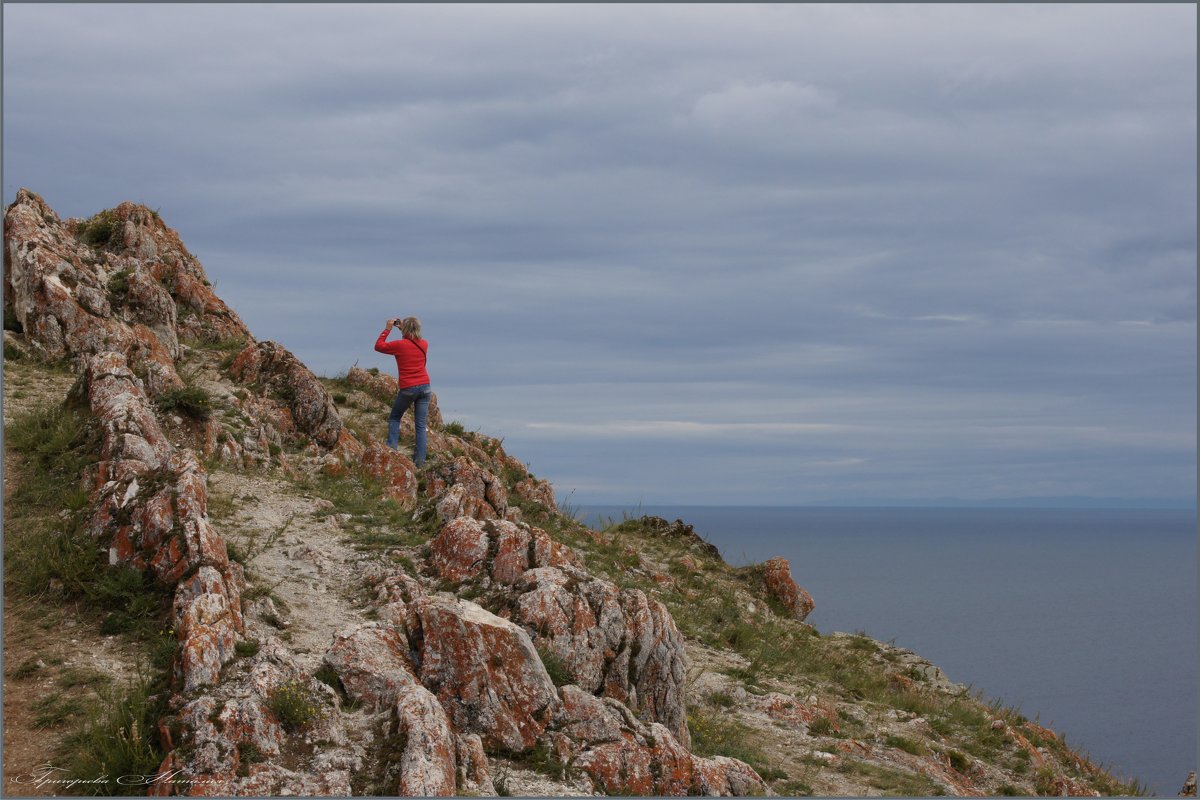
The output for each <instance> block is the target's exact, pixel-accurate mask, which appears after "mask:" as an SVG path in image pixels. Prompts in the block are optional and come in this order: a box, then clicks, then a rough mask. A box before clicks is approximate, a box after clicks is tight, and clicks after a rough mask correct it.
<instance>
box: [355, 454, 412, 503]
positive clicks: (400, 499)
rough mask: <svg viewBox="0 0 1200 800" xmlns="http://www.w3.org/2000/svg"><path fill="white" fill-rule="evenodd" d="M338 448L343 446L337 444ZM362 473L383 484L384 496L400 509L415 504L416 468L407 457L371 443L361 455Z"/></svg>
mask: <svg viewBox="0 0 1200 800" xmlns="http://www.w3.org/2000/svg"><path fill="white" fill-rule="evenodd" d="M339 446H344V445H342V444H341V443H339ZM362 467H363V471H364V472H365V473H366V474H367V475H369V476H370V477H372V478H374V479H375V480H377V481H380V482H382V483H383V491H384V494H385V495H387V496H388V497H390V498H391V499H393V500H395V501H396V503H397V504H398V505H399V506H400V507H401V508H413V507H414V506H416V504H417V466H416V464H414V463H413V462H412V459H410V458H409V457H408V456H405V455H402V454H401V453H399V452H398V451H396V450H393V449H391V448H390V447H387V446H386V445H382V444H379V443H372V444H371V445H370V446H369V447H367V448H366V450H365V451H364V453H363V455H362Z"/></svg>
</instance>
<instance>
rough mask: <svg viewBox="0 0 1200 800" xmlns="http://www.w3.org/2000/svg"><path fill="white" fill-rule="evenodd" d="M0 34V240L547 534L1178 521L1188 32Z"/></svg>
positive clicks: (377, 12) (465, 9) (1098, 25)
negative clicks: (516, 486)
mask: <svg viewBox="0 0 1200 800" xmlns="http://www.w3.org/2000/svg"><path fill="white" fill-rule="evenodd" d="M3 14H4V19H3V23H4V33H3V43H4V109H3V110H4V142H3V143H4V178H3V191H4V201H5V202H6V203H7V202H11V200H12V198H13V196H14V195H15V193H16V190H17V189H18V188H19V187H21V186H27V187H29V188H31V189H33V190H34V191H36V192H38V193H40V194H42V195H43V196H44V197H45V198H46V200H47V201H48V202H49V203H50V205H51V206H52V207H54V208H55V209H56V210H57V211H58V212H59V213H60V214H62V215H64V216H88V215H91V214H93V213H95V212H96V211H98V210H100V209H102V208H106V207H110V206H113V205H115V204H117V203H118V202H121V201H123V200H134V201H137V202H143V203H146V204H147V205H149V206H151V207H154V208H159V209H161V214H162V216H163V218H164V219H165V220H166V222H167V223H168V224H169V225H171V226H172V227H174V228H176V229H177V230H178V231H179V232H180V234H181V235H182V237H183V239H184V241H185V243H187V245H188V247H189V249H190V250H191V251H192V252H193V253H195V254H196V255H197V256H198V257H199V258H200V259H201V261H202V262H203V263H204V264H205V267H206V268H207V270H208V272H209V276H210V278H211V279H212V280H213V281H214V282H215V283H216V284H217V291H218V293H219V294H220V295H221V296H222V297H223V298H224V299H225V300H226V301H227V302H229V303H230V304H231V305H232V306H233V307H234V308H235V309H236V310H237V311H238V312H239V313H240V314H241V315H242V317H243V318H244V319H245V320H246V322H247V324H249V326H250V327H251V329H252V330H253V331H254V333H255V335H256V336H258V337H259V338H262V339H274V340H277V341H279V342H282V343H283V344H285V345H286V346H287V347H289V348H291V349H292V350H293V351H294V352H296V354H297V355H299V356H300V357H301V358H302V359H303V360H304V361H306V362H307V363H308V364H309V365H310V366H311V367H312V368H313V369H314V370H315V371H317V372H318V373H324V374H328V375H335V374H337V373H338V372H341V371H344V370H345V369H346V368H348V367H349V366H350V365H351V364H353V363H355V362H358V363H359V364H360V365H364V366H372V365H374V366H379V367H380V368H389V364H388V361H387V359H386V358H384V357H382V356H379V355H378V354H376V353H374V352H373V350H372V347H371V346H372V343H373V341H374V338H375V336H376V335H377V334H378V332H379V330H380V329H381V324H382V321H383V320H384V319H386V318H388V317H391V316H396V315H407V314H416V315H418V316H419V317H421V319H422V321H423V323H424V326H425V332H426V334H427V336H428V338H429V339H430V341H431V350H430V361H429V364H430V372H431V374H432V376H433V380H434V388H435V390H436V391H437V392H438V395H439V398H440V400H441V403H442V406H443V408H444V410H445V413H446V415H447V417H448V418H450V419H458V420H460V421H462V422H463V423H464V424H465V425H466V426H467V427H468V428H476V429H479V430H482V431H483V432H485V433H489V434H493V435H497V436H503V437H504V439H505V444H506V447H507V448H508V449H509V450H510V451H511V452H513V453H514V454H515V455H517V456H518V457H520V458H522V459H523V460H526V461H528V462H529V463H530V465H531V467H532V468H533V470H534V471H535V472H536V473H538V474H539V475H541V476H543V477H548V478H550V479H551V480H552V481H553V482H554V483H555V485H556V488H557V489H558V492H559V495H560V497H567V496H570V497H571V500H572V502H574V503H588V502H614V503H637V502H644V503H646V504H653V503H722V504H758V503H767V504H780V505H787V504H802V503H853V502H862V501H871V500H875V499H879V498H889V499H910V500H911V499H920V498H931V497H960V498H967V499H972V500H989V499H995V498H1005V497H1013V496H1058V495H1086V496H1093V497H1159V498H1166V497H1170V498H1181V497H1182V498H1193V497H1194V496H1195V491H1194V490H1195V482H1196V447H1195V441H1196V427H1195V424H1196V367H1195V363H1196V344H1195V342H1196V255H1197V254H1196V213H1197V208H1196V167H1197V165H1196V88H1197V87H1196V66H1197V65H1196V9H1195V6H1194V5H1182V4H1181V5H1083V6H1070V5H1007V4H1002V5H990V6H982V5H974V4H966V5H959V6H955V5H931V6H896V5H877V6H876V5H865V6H848V5H836V6H814V5H768V6H757V7H756V6H720V5H695V6H691V5H663V6H652V5H636V6H614V5H598V6H585V5H574V6H563V5H532V6H515V5H514V6H505V5H479V6H473V5H452V6H442V5H438V6H426V5H361V6H355V5H344V6H324V5H239V6H229V5H222V6H219V7H218V6H209V5H166V4H164V5H12V4H8V5H5V6H4V9H3ZM381 424H382V421H381ZM572 491H574V494H573V495H572V494H571V492H572Z"/></svg>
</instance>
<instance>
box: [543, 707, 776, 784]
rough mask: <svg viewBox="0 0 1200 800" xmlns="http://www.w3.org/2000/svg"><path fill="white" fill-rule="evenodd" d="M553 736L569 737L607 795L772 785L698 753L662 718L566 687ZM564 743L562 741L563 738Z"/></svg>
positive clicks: (732, 763)
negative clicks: (652, 719) (646, 717)
mask: <svg viewBox="0 0 1200 800" xmlns="http://www.w3.org/2000/svg"><path fill="white" fill-rule="evenodd" d="M561 693H562V701H563V704H562V707H561V709H560V711H559V713H558V715H556V717H555V720H554V724H553V726H552V730H551V732H550V733H549V734H548V735H547V738H546V741H547V742H549V739H550V737H552V736H555V735H558V734H561V735H565V736H566V746H567V747H568V748H571V750H572V752H571V753H570V754H569V758H570V760H571V764H572V765H573V766H574V767H576V768H578V769H580V770H582V771H583V772H585V773H586V774H587V775H588V776H589V777H590V778H591V779H592V781H593V783H594V784H595V785H596V787H597V788H598V789H600V790H602V791H603V792H604V793H605V794H610V795H612V794H617V795H630V794H632V795H643V796H651V795H653V796H664V795H670V796H683V795H709V796H720V795H742V796H747V795H762V794H767V793H768V790H767V786H766V784H765V783H764V782H763V780H762V779H761V778H760V777H759V776H758V774H757V773H756V772H755V771H754V770H753V768H751V767H750V766H749V765H747V764H745V763H743V762H741V761H738V760H737V759H732V758H722V757H716V758H699V757H697V756H694V755H692V754H691V753H689V752H688V750H687V748H686V747H684V746H683V745H682V744H681V743H680V742H679V740H678V739H676V738H675V736H674V735H673V734H672V733H671V732H670V731H669V730H667V729H666V727H664V726H663V725H660V724H658V723H651V724H649V725H646V724H645V723H642V722H641V721H639V720H638V719H636V718H635V717H634V716H633V714H632V713H631V712H630V711H629V709H628V708H626V707H625V706H623V705H622V704H621V703H619V702H617V701H615V700H612V699H604V700H600V699H598V698H596V697H593V696H591V695H589V694H587V693H586V692H583V691H581V690H579V689H578V688H576V687H573V686H564V687H563V688H562V690H561ZM558 741H559V742H562V740H558Z"/></svg>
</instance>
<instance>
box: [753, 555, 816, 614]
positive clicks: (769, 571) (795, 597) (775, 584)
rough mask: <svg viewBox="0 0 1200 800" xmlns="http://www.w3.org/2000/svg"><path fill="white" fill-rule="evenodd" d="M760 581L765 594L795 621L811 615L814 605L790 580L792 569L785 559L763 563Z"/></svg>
mask: <svg viewBox="0 0 1200 800" xmlns="http://www.w3.org/2000/svg"><path fill="white" fill-rule="evenodd" d="M761 570H762V580H763V585H764V586H765V587H766V590H767V593H768V594H769V595H770V596H771V597H773V598H774V599H775V600H777V601H778V602H779V604H780V605H782V606H783V607H784V609H786V610H787V612H788V613H789V614H791V615H792V616H793V617H795V618H796V619H799V620H802V619H804V618H805V617H807V616H808V615H809V614H810V613H812V610H813V608H814V607H815V606H816V604H815V603H814V602H813V599H812V595H810V594H809V593H808V592H806V591H804V589H802V588H800V587H799V586H797V585H796V582H795V581H794V580H792V569H791V567H790V566H789V565H788V561H787V559H786V558H772V559H771V560H769V561H764V562H763V564H762V566H761Z"/></svg>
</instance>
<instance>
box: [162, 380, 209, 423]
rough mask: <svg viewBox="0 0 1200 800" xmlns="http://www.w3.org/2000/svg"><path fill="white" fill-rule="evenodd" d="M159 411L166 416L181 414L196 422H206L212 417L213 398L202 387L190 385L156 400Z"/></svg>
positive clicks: (172, 390) (169, 392) (169, 391)
mask: <svg viewBox="0 0 1200 800" xmlns="http://www.w3.org/2000/svg"><path fill="white" fill-rule="evenodd" d="M155 405H157V406H158V410H159V411H161V412H163V413H164V414H171V413H179V414H183V415H185V416H188V417H191V418H192V419H195V420H200V421H204V420H206V419H208V418H209V417H211V416H212V412H213V406H212V396H211V395H209V393H208V390H207V389H204V388H203V387H200V386H195V385H188V386H183V387H180V388H178V389H169V390H167V391H165V392H163V393H162V394H161V395H159V396H158V399H157V400H155Z"/></svg>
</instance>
